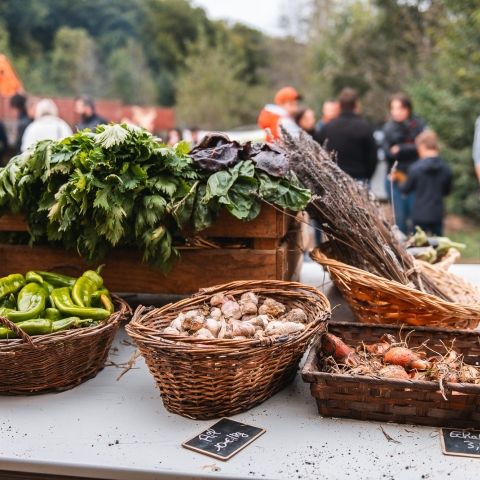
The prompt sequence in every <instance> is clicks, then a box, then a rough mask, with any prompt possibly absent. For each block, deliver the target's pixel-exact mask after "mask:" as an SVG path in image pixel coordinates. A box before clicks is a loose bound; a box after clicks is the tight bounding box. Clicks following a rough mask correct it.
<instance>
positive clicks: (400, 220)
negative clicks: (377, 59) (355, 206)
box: [382, 93, 425, 234]
mask: <svg viewBox="0 0 480 480" xmlns="http://www.w3.org/2000/svg"><path fill="white" fill-rule="evenodd" d="M389 106H390V116H391V119H390V120H389V121H388V122H387V123H386V124H385V125H384V127H383V133H384V141H383V145H382V149H383V151H384V153H385V159H386V160H387V164H388V172H390V171H391V169H392V167H393V165H394V164H395V162H397V163H396V167H395V168H396V170H397V171H398V172H401V173H403V174H404V175H406V174H407V171H408V169H409V167H410V165H412V164H413V163H414V162H415V161H417V160H418V154H417V147H416V146H415V138H416V137H417V136H418V135H419V134H420V133H421V132H422V131H423V130H424V129H425V123H424V122H423V121H422V120H421V119H420V118H418V117H416V116H414V115H413V106H412V101H411V100H410V98H409V97H408V96H407V95H405V94H404V93H396V94H395V95H392V97H391V98H390V105H389ZM385 186H386V190H387V193H388V195H389V197H390V201H391V202H392V203H393V209H394V212H395V221H396V224H397V225H398V228H399V229H400V230H401V231H402V232H403V233H405V234H407V233H409V232H410V231H411V227H412V225H411V214H412V205H413V201H414V198H413V195H404V194H402V193H401V191H400V187H399V185H398V181H393V182H392V183H390V181H389V180H388V178H387V182H386V185H385Z"/></svg>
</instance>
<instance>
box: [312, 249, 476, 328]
mask: <svg viewBox="0 0 480 480" xmlns="http://www.w3.org/2000/svg"><path fill="white" fill-rule="evenodd" d="M311 257H312V259H313V260H315V261H316V262H318V263H320V264H321V265H322V266H323V267H325V268H326V270H327V271H328V273H329V275H330V278H331V279H332V280H333V282H334V283H335V285H336V286H337V288H338V289H339V290H340V292H341V293H342V295H343V296H344V297H345V299H346V300H347V302H348V304H349V305H350V307H351V308H352V310H353V312H354V313H355V316H356V317H357V318H358V319H359V320H360V321H361V322H365V323H381V324H392V323H398V324H406V325H415V326H417V325H426V326H438V327H449V328H472V329H473V328H476V327H477V326H478V324H479V323H480V291H479V289H478V288H477V287H475V286H474V285H472V284H470V283H468V282H466V281H465V280H463V279H462V278H461V277H459V276H458V275H454V274H453V273H450V272H447V271H446V270H443V269H439V268H436V267H433V266H431V265H429V264H424V262H421V263H418V268H422V269H424V270H425V271H426V272H427V273H428V274H429V275H430V276H431V278H434V279H435V281H436V282H437V284H439V285H442V287H443V288H445V289H448V290H449V292H451V293H453V294H454V297H455V298H456V299H458V303H453V302H447V301H445V300H442V299H441V298H438V297H436V296H435V295H430V294H428V293H424V292H421V291H419V290H416V289H414V288H412V287H409V286H406V285H402V284H401V283H398V282H394V281H392V280H387V279H386V278H382V277H379V276H377V275H374V274H372V273H369V272H366V271H364V270H360V269H358V268H356V267H352V266H350V265H346V264H344V263H342V262H339V261H337V260H333V259H331V258H328V257H326V256H325V255H324V254H322V253H321V252H320V251H318V250H314V251H313V252H312V254H311Z"/></svg>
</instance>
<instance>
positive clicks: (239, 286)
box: [126, 280, 330, 419]
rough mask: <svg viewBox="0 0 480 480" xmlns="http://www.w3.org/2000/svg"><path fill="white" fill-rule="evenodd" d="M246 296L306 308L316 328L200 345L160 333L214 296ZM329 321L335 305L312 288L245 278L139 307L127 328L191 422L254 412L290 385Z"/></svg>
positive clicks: (173, 404) (171, 403)
mask: <svg viewBox="0 0 480 480" xmlns="http://www.w3.org/2000/svg"><path fill="white" fill-rule="evenodd" d="M247 291H251V292H254V293H256V294H257V295H265V296H268V297H271V298H274V299H276V300H278V301H281V302H283V303H285V304H286V305H287V306H288V307H290V308H293V307H301V308H303V309H304V310H305V311H306V312H307V315H308V319H309V322H310V323H309V324H308V326H307V328H306V329H305V330H304V331H303V332H300V333H297V334H293V335H289V336H287V335H286V336H282V337H276V338H266V339H265V340H253V339H252V340H250V339H248V340H224V339H212V340H201V339H198V338H194V337H187V338H186V337H180V336H175V335H165V334H161V333H160V332H161V330H162V329H163V328H165V327H166V326H167V325H169V323H170V322H171V320H172V319H173V318H175V317H176V316H177V314H178V313H179V312H181V311H185V310H189V309H192V308H195V307H198V306H201V305H204V304H205V303H206V302H208V301H209V300H210V297H211V296H212V295H213V294H214V293H217V292H224V293H228V294H230V295H235V296H237V295H241V294H242V293H244V292H247ZM329 318H330V305H329V303H328V300H327V299H326V297H325V296H324V295H323V294H322V293H320V292H319V291H318V290H316V289H314V288H312V287H308V286H306V285H302V284H300V283H294V282H282V281H277V280H270V281H238V282H232V283H228V284H225V285H219V286H215V287H211V288H206V289H203V290H200V292H199V293H197V294H196V295H194V296H193V297H190V298H187V299H185V300H182V301H180V302H177V303H175V304H170V305H167V306H165V307H163V308H160V309H148V308H145V307H138V308H137V310H136V312H135V313H134V316H133V319H132V321H131V322H130V323H129V324H128V325H127V327H126V330H127V332H128V334H129V335H130V336H131V337H132V338H133V339H134V340H135V342H136V343H137V345H138V346H139V348H140V351H141V353H142V355H143V356H144V357H145V361H146V363H147V365H148V367H149V369H150V371H151V373H152V374H153V376H154V377H155V380H156V382H157V385H158V387H159V388H160V393H161V395H162V399H163V403H164V405H165V407H166V408H167V409H168V410H169V411H171V412H173V413H178V414H179V415H183V416H185V417H189V418H196V419H209V418H217V417H221V416H226V415H233V414H236V413H239V412H243V411H245V410H248V409H249V408H252V407H254V406H255V405H258V404H259V403H261V402H263V401H264V400H267V399H268V398H269V397H271V396H272V395H273V394H274V393H276V392H278V391H279V390H281V389H282V388H283V387H285V386H286V385H287V384H288V383H289V382H290V381H291V380H292V379H293V378H294V376H295V374H296V371H297V368H298V364H299V362H300V359H301V357H302V355H303V354H304V352H305V350H306V348H307V346H308V344H309V342H310V340H311V339H312V337H313V336H314V335H315V334H316V333H318V332H321V331H324V330H325V325H326V322H327V320H328V319H329Z"/></svg>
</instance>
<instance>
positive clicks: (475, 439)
mask: <svg viewBox="0 0 480 480" xmlns="http://www.w3.org/2000/svg"><path fill="white" fill-rule="evenodd" d="M440 438H441V442H442V450H443V453H444V454H445V455H459V456H464V457H478V458H480V430H456V429H453V428H442V435H441V436H440Z"/></svg>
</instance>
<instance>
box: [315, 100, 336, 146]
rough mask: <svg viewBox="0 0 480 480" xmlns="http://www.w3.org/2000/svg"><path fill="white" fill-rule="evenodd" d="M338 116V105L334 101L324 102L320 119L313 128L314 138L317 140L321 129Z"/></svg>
mask: <svg viewBox="0 0 480 480" xmlns="http://www.w3.org/2000/svg"><path fill="white" fill-rule="evenodd" d="M339 115H340V104H339V103H338V102H337V101H336V100H326V101H325V102H323V105H322V118H321V119H320V120H319V121H318V122H317V125H316V126H315V137H317V138H318V136H319V135H320V131H321V130H322V127H323V126H324V125H326V124H327V123H329V122H331V121H332V120H334V119H335V118H338V116H339Z"/></svg>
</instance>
